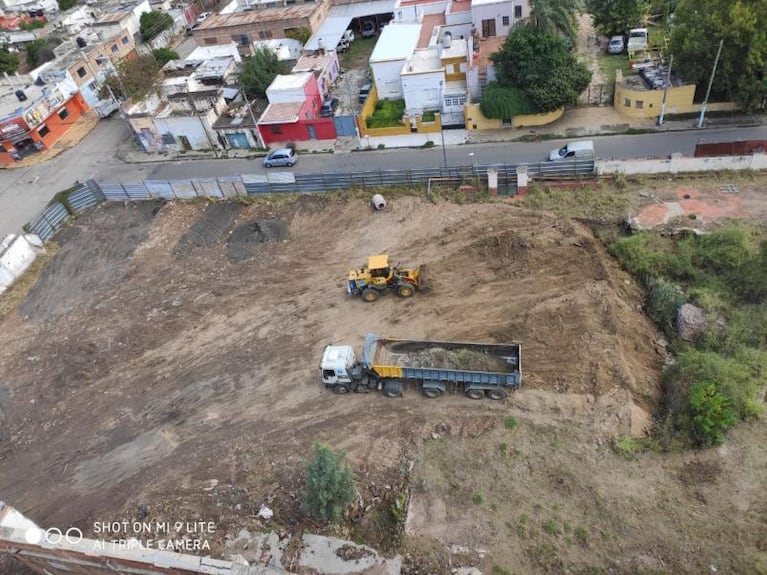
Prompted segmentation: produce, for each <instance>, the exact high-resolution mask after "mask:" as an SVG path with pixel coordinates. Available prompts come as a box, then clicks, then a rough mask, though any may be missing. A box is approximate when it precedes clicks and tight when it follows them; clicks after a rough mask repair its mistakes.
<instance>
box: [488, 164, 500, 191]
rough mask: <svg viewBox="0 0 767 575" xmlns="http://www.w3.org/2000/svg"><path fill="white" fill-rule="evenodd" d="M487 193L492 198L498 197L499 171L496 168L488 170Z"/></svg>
mask: <svg viewBox="0 0 767 575" xmlns="http://www.w3.org/2000/svg"><path fill="white" fill-rule="evenodd" d="M487 192H488V193H489V194H490V195H491V196H497V195H498V170H496V169H494V168H488V169H487Z"/></svg>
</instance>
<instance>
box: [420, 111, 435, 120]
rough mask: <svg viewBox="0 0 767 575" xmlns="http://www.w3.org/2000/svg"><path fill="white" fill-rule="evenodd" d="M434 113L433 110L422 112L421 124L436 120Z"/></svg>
mask: <svg viewBox="0 0 767 575" xmlns="http://www.w3.org/2000/svg"><path fill="white" fill-rule="evenodd" d="M435 114H436V112H435V111H434V110H424V112H423V114H421V121H422V122H433V121H435V120H436V119H437V117H436V115H435Z"/></svg>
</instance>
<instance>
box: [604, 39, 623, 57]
mask: <svg viewBox="0 0 767 575" xmlns="http://www.w3.org/2000/svg"><path fill="white" fill-rule="evenodd" d="M625 48H626V44H625V43H624V41H623V36H613V37H612V38H610V43H609V44H608V45H607V53H608V54H623V50H624V49H625Z"/></svg>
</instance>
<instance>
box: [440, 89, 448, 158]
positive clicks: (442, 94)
mask: <svg viewBox="0 0 767 575" xmlns="http://www.w3.org/2000/svg"><path fill="white" fill-rule="evenodd" d="M444 86H445V81H444V80H440V81H439V133H440V136H442V163H443V165H444V166H445V168H447V152H446V151H445V124H444V108H445V106H444V103H445V90H444Z"/></svg>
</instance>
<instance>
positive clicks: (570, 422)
mask: <svg viewBox="0 0 767 575" xmlns="http://www.w3.org/2000/svg"><path fill="white" fill-rule="evenodd" d="M366 199H367V198H366ZM366 199H365V200H341V199H338V198H335V197H333V196H324V197H310V196H307V197H300V198H298V199H297V201H295V202H291V203H281V204H279V203H271V204H270V203H266V202H263V203H259V204H256V205H253V206H230V207H221V205H220V206H219V207H213V206H211V205H208V204H204V203H171V204H168V205H165V206H160V205H156V204H148V203H146V204H140V205H135V206H133V205H128V206H124V205H121V204H119V205H118V204H106V205H102V206H100V207H99V208H97V209H94V210H92V211H90V212H89V213H87V214H86V215H84V216H83V217H82V218H80V219H79V220H78V221H77V222H76V223H75V224H74V225H73V226H72V227H71V228H70V229H68V230H67V231H66V232H64V233H62V234H61V235H60V236H59V238H58V239H59V241H60V243H61V250H60V252H59V253H58V254H57V255H56V256H55V257H54V258H53V260H52V261H51V263H50V264H49V265H48V266H47V268H46V269H45V271H44V273H43V275H42V277H41V278H40V280H39V282H38V284H37V286H36V287H35V288H34V289H33V290H32V292H31V293H30V294H29V296H28V298H27V300H26V301H25V302H24V304H23V306H21V308H20V309H19V311H18V312H16V313H11V314H9V315H7V316H5V317H4V318H2V319H0V381H1V382H2V384H3V386H4V387H2V388H0V417H2V418H3V419H4V421H3V426H2V429H3V434H2V435H0V464H1V465H2V469H3V471H4V473H3V474H2V475H0V497H1V498H2V499H4V500H6V501H8V502H9V503H11V504H12V505H14V506H15V507H17V508H18V509H20V510H21V511H22V512H24V513H26V514H28V515H29V516H30V517H31V518H32V519H34V520H36V521H37V522H38V523H40V524H42V525H45V526H53V525H56V526H60V527H68V526H78V527H81V528H84V529H85V530H86V531H88V530H89V528H90V527H91V526H92V524H93V522H94V521H118V520H122V519H144V520H146V518H148V519H149V520H151V521H185V520H194V519H199V520H205V521H214V522H215V523H216V525H217V531H216V533H215V534H214V535H212V536H211V537H210V540H211V544H212V545H213V553H214V554H215V553H217V552H220V550H221V549H222V547H223V542H224V538H225V537H226V536H227V535H229V536H232V535H234V534H235V533H236V532H237V531H238V530H239V528H241V527H246V528H248V529H250V530H251V531H252V530H258V529H259V527H262V523H261V522H260V521H259V520H258V518H257V517H256V514H257V512H258V509H259V507H260V505H261V503H264V502H266V503H268V504H269V506H270V507H271V508H273V509H274V511H275V518H274V520H273V521H272V523H273V524H274V525H276V526H277V527H279V528H282V529H286V530H295V529H303V528H308V529H319V527H318V526H313V525H310V524H307V523H306V522H305V520H304V519H303V518H302V517H301V516H300V514H299V513H298V501H299V498H300V490H301V487H302V484H303V480H302V473H303V461H304V460H305V458H306V457H307V455H308V453H309V451H310V446H311V444H312V442H313V441H315V440H322V441H327V442H329V443H331V444H332V445H333V446H334V447H335V448H340V449H344V450H346V451H347V452H348V454H349V459H350V461H351V463H352V464H353V467H354V470H355V477H356V478H357V481H358V485H359V487H360V494H361V497H362V500H361V503H360V505H359V506H358V507H356V508H355V511H354V512H353V513H352V515H351V517H350V520H349V522H348V523H347V524H346V526H344V527H342V528H338V529H336V530H335V531H333V533H334V534H336V535H341V536H350V537H355V538H359V539H363V540H365V541H367V542H370V543H372V544H374V545H377V546H379V547H383V548H387V547H388V548H390V549H391V545H392V539H391V533H390V531H389V529H390V527H391V518H390V515H391V513H390V510H389V506H390V503H391V501H392V500H393V498H394V497H396V495H397V494H398V493H399V492H400V491H401V490H402V489H403V485H404V482H405V481H406V479H405V476H406V471H407V469H408V466H409V464H410V463H411V462H413V461H415V462H416V466H415V469H414V471H413V475H412V484H413V486H414V488H415V489H414V496H413V501H412V506H413V513H412V514H411V515H412V516H411V521H410V524H409V530H410V533H411V534H412V535H411V538H410V539H411V540H412V541H413V542H415V543H414V544H413V547H412V548H413V549H414V551H413V554H412V555H411V557H410V558H409V559H408V561H409V565H410V569H411V571H412V572H416V571H419V570H418V567H417V566H418V564H419V563H418V562H419V561H420V560H421V559H423V560H424V561H427V562H428V561H431V560H432V559H434V560H436V561H442V558H441V557H438V556H437V555H439V554H438V553H437V555H435V554H434V553H432V550H433V549H435V548H438V549H441V545H443V544H460V545H462V546H466V547H467V549H469V551H468V552H467V553H465V554H464V555H465V557H464V559H463V561H464V562H467V563H472V562H473V564H475V565H477V566H480V567H481V566H483V564H484V567H485V568H486V569H487V572H490V569H491V568H492V566H493V565H498V566H499V568H500V567H503V568H505V569H509V570H510V571H509V572H512V571H513V572H562V571H563V570H564V568H567V567H568V566H574V568H575V567H577V568H580V567H581V566H599V567H607V566H610V567H613V568H614V569H615V572H625V573H630V572H636V570H635V569H633V566H637V565H638V566H639V567H641V568H643V569H645V570H646V571H649V572H652V570H655V571H657V572H662V571H663V570H664V569H666V568H670V567H671V566H673V567H678V568H670V571H671V572H690V573H693V572H696V573H697V572H700V569H698V568H697V567H699V566H700V565H703V564H704V563H705V562H706V561H708V560H709V558H711V561H712V564H717V565H719V564H726V565H729V566H733V565H735V563H734V562H733V561H734V555H733V554H734V553H735V550H736V548H738V549H740V550H741V552H740V556H741V557H742V558H743V560H748V561H751V563H748V565H753V564H755V563H753V561H754V560H755V559H754V558H755V557H757V556H758V554H760V553H761V554H763V553H764V551H765V549H764V546H763V542H764V541H767V532H766V530H765V524H764V517H765V511H767V509H766V508H765V507H764V501H765V495H766V493H765V489H767V487H766V486H767V483H766V482H765V475H764V465H763V461H764V449H763V448H762V447H760V445H761V442H760V441H758V440H757V437H758V436H759V435H760V434H762V435H763V433H764V431H765V428H764V425H763V424H761V423H755V424H753V425H752V426H746V427H744V428H742V429H741V430H739V431H738V435H737V436H736V439H735V441H734V442H733V443H732V445H728V446H726V447H724V448H722V449H720V450H718V451H712V452H709V453H706V454H702V455H701V461H703V463H704V464H705V467H701V468H700V469H703V470H704V471H705V470H709V471H710V470H711V469H714V468H716V469H717V470H718V469H721V471H716V472H715V473H711V472H708V471H706V472H705V473H703V474H702V475H701V477H703V476H705V481H703V480H701V479H700V478H699V477H698V475H696V474H695V473H694V472H690V469H692V468H691V467H690V466H691V465H692V466H693V467H694V466H695V465H697V463H695V462H696V456H695V455H694V454H689V455H685V456H678V457H677V456H667V457H662V456H642V457H643V459H642V460H641V461H640V462H627V461H625V460H623V459H620V458H618V457H617V456H615V455H613V454H612V453H611V452H610V451H609V449H608V444H609V441H610V439H611V438H613V437H617V436H624V435H630V434H641V432H642V431H643V430H644V429H645V428H646V427H647V426H648V425H649V424H650V418H649V413H650V411H651V410H652V408H653V407H654V406H655V404H656V402H657V400H658V397H659V373H660V368H661V365H662V362H663V360H664V354H663V350H662V349H661V348H659V346H658V345H657V339H658V335H657V333H656V331H655V329H654V327H653V325H652V324H651V323H650V322H649V320H647V319H646V318H645V316H644V315H643V314H642V312H641V291H640V290H639V288H638V287H637V285H636V284H635V283H634V282H633V281H632V280H631V279H630V278H629V277H628V276H627V275H625V274H624V273H623V272H621V271H620V270H618V269H617V267H616V265H615V263H614V262H613V261H612V260H611V259H610V258H609V257H608V256H607V255H606V253H605V250H604V248H603V247H602V246H601V244H600V243H599V242H598V241H597V240H596V239H595V238H594V237H593V236H592V234H591V232H590V230H589V229H587V228H586V227H585V226H584V225H582V224H579V223H576V222H574V221H571V220H568V219H564V218H562V217H559V216H556V215H553V214H549V213H545V212H537V211H531V210H525V209H521V208H516V207H513V206H510V205H508V204H505V203H486V204H471V205H463V206H460V205H456V204H452V203H440V204H438V205H433V204H431V203H429V202H427V201H425V200H422V199H420V198H417V197H408V196H404V197H398V198H392V199H390V203H389V208H387V210H385V211H383V212H373V211H372V210H371V209H370V208H369V206H368V205H367V202H366ZM233 246H234V247H233ZM235 248H236V249H235ZM233 250H234V252H233ZM243 250H244V251H243ZM233 253H234V254H235V255H233ZM374 253H389V254H391V256H392V259H393V260H394V261H395V262H396V261H402V262H403V263H425V264H427V265H428V266H429V278H430V284H429V289H428V290H427V291H425V292H423V293H419V294H417V295H416V296H415V297H413V298H412V299H410V300H399V299H397V298H395V297H393V296H392V297H385V298H383V299H381V300H379V301H378V302H376V303H375V304H372V305H371V304H366V303H364V302H363V301H362V300H361V299H349V298H348V297H347V296H346V294H345V291H344V278H345V275H346V273H347V271H348V269H350V268H351V267H354V266H357V265H359V264H361V263H362V262H364V261H365V260H366V258H367V256H368V255H370V254H374ZM369 332H373V333H378V334H381V335H386V336H392V337H402V338H423V339H440V340H466V341H480V342H481V341H497V342H504V341H520V342H521V343H522V368H523V388H522V390H521V391H520V392H518V393H517V394H515V395H514V396H513V397H511V398H510V399H509V400H508V401H507V402H505V403H496V402H490V401H481V402H473V401H470V400H468V399H465V398H463V397H445V398H442V399H440V400H439V401H433V400H428V399H426V398H423V397H420V396H419V395H418V394H417V393H416V392H414V391H411V392H409V394H408V395H407V396H406V398H405V399H404V400H387V399H386V398H384V397H381V396H378V395H377V394H369V395H351V396H336V395H334V394H332V393H330V392H328V391H326V390H324V389H322V388H321V387H320V385H319V384H318V373H317V362H318V360H319V356H320V353H321V350H322V348H323V347H324V346H325V345H326V344H328V343H331V342H333V343H350V344H353V345H355V347H357V348H359V346H360V344H361V342H362V340H363V338H364V336H365V334H366V333H369ZM509 415H513V416H514V417H516V418H517V420H518V421H519V422H520V424H519V425H518V426H517V428H516V430H514V431H510V430H508V429H505V428H504V427H503V421H504V418H505V417H507V416H509ZM434 437H437V439H433V438H434ZM504 445H505V447H503V446H504ZM696 469H698V468H696ZM699 475H700V474H699ZM682 476H684V477H687V476H690V477H692V478H693V479H692V480H691V483H692V485H687V484H686V483H685V482H684V481H680V479H679V478H680V477H682ZM696 477H697V479H696ZM476 495H480V497H475V496H476ZM473 501H476V502H477V503H476V504H475V503H473ZM727 510H730V512H729V513H728V512H727ZM522 515H524V516H525V517H527V519H524V520H522V518H521V516H522ZM424 516H425V517H427V519H423V517H424ZM419 517H420V518H419ZM549 520H551V521H555V522H556V523H557V525H558V527H556V528H555V526H552V525H548V527H546V526H545V525H544V523H546V522H548V521H549ZM520 522H522V523H523V524H524V525H525V526H526V527H525V528H524V533H525V536H524V538H523V539H524V541H519V540H516V539H515V537H522V536H521V535H519V533H520V532H521V531H522V530H518V529H517V527H516V526H517V525H518V523H520ZM506 523H508V524H510V525H511V526H512V527H508V526H506ZM578 527H580V528H581V529H582V530H584V531H585V532H586V534H585V535H584V533H583V532H582V531H581V529H577V531H576V528H578ZM688 528H689V529H688ZM557 531H559V532H558V533H557ZM550 532H551V533H550ZM528 533H530V534H531V535H530V536H529V537H528ZM533 534H534V535H533ZM760 541H761V543H760ZM435 542H436V543H435ZM435 545H436V547H435ZM736 545H738V546H740V547H736ZM477 547H481V548H482V549H484V552H483V553H480V552H478V551H476V548H477ZM704 548H705V552H703V551H702V550H703V549H704ZM679 553H681V555H679ZM459 554H460V553H459ZM715 555H716V557H714V556H715ZM456 556H457V555H455V554H454V555H453V556H452V558H448V559H447V560H446V561H447V563H451V562H452V564H453V565H455V557H456ZM483 557H484V559H483ZM623 557H626V560H625V561H623V559H622V558H623ZM717 562H718V563H717ZM723 562H724V563H723ZM439 565H442V563H439ZM562 566H564V567H562ZM693 566H694V567H695V568H693ZM705 567H706V569H708V565H706V566H705ZM424 569H425V570H420V571H419V572H422V573H424V572H433V573H441V572H444V571H442V570H441V567H437V568H436V569H435V568H433V567H432V568H424ZM429 569H431V570H429ZM725 571H726V570H725ZM572 572H577V571H572ZM730 572H733V571H730Z"/></svg>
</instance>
